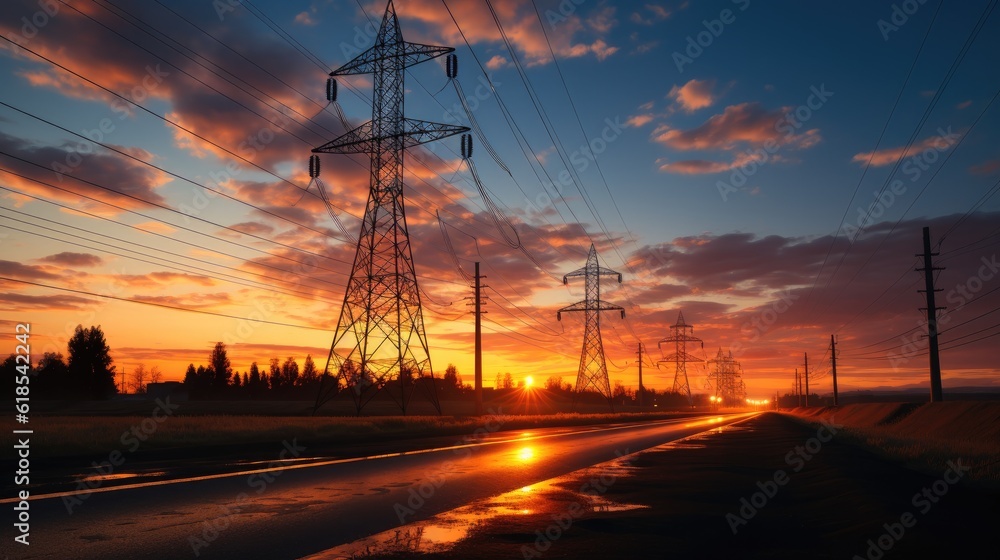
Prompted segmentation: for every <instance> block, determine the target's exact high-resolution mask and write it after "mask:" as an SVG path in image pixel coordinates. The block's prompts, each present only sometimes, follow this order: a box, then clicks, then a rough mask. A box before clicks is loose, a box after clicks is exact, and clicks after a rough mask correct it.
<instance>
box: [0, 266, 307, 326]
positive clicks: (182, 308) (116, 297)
mask: <svg viewBox="0 0 1000 560" xmlns="http://www.w3.org/2000/svg"><path fill="white" fill-rule="evenodd" d="M0 280H5V281H7V282H17V283H19V284H27V285H30V286H37V287H39V288H47V289H50V290H59V291H61V292H70V293H74V294H80V295H86V296H92V297H99V298H104V299H113V300H115V301H125V302H129V303H137V304H139V305H148V306H150V307H159V308H162V309H171V310H174V311H184V312H187V313H198V314H201V315H211V316H213V317H223V318H226V319H237V320H241V321H252V322H254V323H264V324H268V325H277V326H279V327H292V328H296V329H308V330H312V331H315V330H320V329H317V328H315V327H310V326H307V325H294V324H291V323H282V322H279V321H269V320H267V319H255V318H253V317H240V316H238V315H229V314H226V313H216V312H214V311H205V310H203V309H190V308H187V307H178V306H174V305H167V304H165V303H155V302H152V301H143V300H141V299H131V298H124V297H118V296H112V295H107V294H99V293H96V292H90V291H87V290H74V289H71V288H62V287H59V286H52V285H49V284H42V283H41V282H31V281H28V280H18V279H17V278H9V277H6V276H0Z"/></svg>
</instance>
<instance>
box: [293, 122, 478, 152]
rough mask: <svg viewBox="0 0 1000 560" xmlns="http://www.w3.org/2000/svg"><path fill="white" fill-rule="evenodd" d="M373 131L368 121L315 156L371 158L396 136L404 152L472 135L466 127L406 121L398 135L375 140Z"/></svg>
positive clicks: (317, 150) (330, 143)
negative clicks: (461, 135)
mask: <svg viewBox="0 0 1000 560" xmlns="http://www.w3.org/2000/svg"><path fill="white" fill-rule="evenodd" d="M372 129H373V127H372V122H371V121H368V122H366V123H365V124H363V125H361V126H359V127H357V128H355V129H354V130H351V131H348V132H346V133H344V134H342V135H340V136H339V137H337V138H335V139H334V140H331V141H330V142H327V143H326V144H323V145H322V146H320V147H318V148H314V149H313V152H314V153H318V154H370V153H375V152H377V151H378V150H379V146H380V144H382V142H383V141H384V140H388V139H390V138H395V137H396V136H402V138H403V148H409V147H412V146H418V145H420V144H425V143H427V142H433V141H434V140H440V139H442V138H447V137H449V136H454V135H456V134H461V133H463V132H468V131H469V128H468V127H465V126H456V125H451V124H442V123H436V122H430V121H421V120H417V119H403V130H402V132H400V133H399V134H398V135H391V136H389V135H383V136H375V135H374V133H373V132H372Z"/></svg>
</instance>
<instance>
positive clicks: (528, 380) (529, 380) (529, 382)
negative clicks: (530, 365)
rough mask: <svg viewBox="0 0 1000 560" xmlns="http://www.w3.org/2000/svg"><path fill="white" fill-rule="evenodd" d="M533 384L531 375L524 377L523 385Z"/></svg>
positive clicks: (529, 385) (533, 380)
mask: <svg viewBox="0 0 1000 560" xmlns="http://www.w3.org/2000/svg"><path fill="white" fill-rule="evenodd" d="M534 384H535V378H534V377H532V376H530V375H529V376H528V377H525V378H524V386H525V387H529V388H530V387H531V386H532V385H534Z"/></svg>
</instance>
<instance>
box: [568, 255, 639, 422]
mask: <svg viewBox="0 0 1000 560" xmlns="http://www.w3.org/2000/svg"><path fill="white" fill-rule="evenodd" d="M612 275H613V276H617V277H618V283H619V284H620V283H621V281H622V275H621V273H619V272H616V271H614V270H611V269H610V268H604V267H602V266H600V265H599V264H598V262H597V251H596V250H595V249H594V245H593V244H591V245H590V254H589V255H588V256H587V265H586V266H584V267H583V268H580V269H578V270H574V271H573V272H570V273H569V274H567V275H565V276H563V284H568V283H569V279H570V278H578V277H581V276H582V277H583V278H584V283H585V285H586V298H585V299H584V300H583V301H578V302H576V303H574V304H573V305H570V306H567V307H563V308H562V309H560V310H559V311H558V312H557V313H556V317H557V318H558V319H559V320H560V321H561V320H562V314H563V313H566V312H569V311H583V312H584V321H585V323H586V327H585V329H584V334H583V350H582V351H581V353H580V369H579V371H578V372H577V375H576V392H577V394H580V393H582V392H584V391H587V390H588V389H590V388H593V390H595V391H597V392H598V393H600V394H601V395H603V396H604V397H605V398H607V399H608V403H609V404H610V403H611V402H612V401H611V383H610V381H608V366H607V363H606V362H605V361H604V343H603V342H602V341H601V311H620V312H621V316H622V318H623V319H624V318H625V309H624V308H622V307H620V306H617V305H613V304H610V303H608V302H606V301H603V300H601V276H612ZM612 407H613V404H612Z"/></svg>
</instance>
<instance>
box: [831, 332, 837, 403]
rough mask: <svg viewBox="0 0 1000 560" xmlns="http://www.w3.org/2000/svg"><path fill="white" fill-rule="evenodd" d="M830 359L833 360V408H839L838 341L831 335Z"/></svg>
mask: <svg viewBox="0 0 1000 560" xmlns="http://www.w3.org/2000/svg"><path fill="white" fill-rule="evenodd" d="M830 359H831V360H833V406H839V404H838V401H837V341H836V339H834V338H833V335H832V334H831V335H830Z"/></svg>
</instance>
